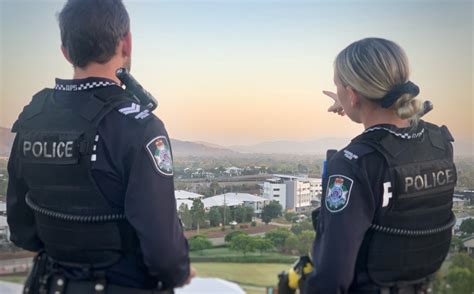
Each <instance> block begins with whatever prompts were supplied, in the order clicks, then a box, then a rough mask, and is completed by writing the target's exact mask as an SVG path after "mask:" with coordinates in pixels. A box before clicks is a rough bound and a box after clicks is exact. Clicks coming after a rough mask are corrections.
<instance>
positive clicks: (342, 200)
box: [325, 175, 354, 212]
mask: <svg viewBox="0 0 474 294" xmlns="http://www.w3.org/2000/svg"><path fill="white" fill-rule="evenodd" d="M353 183H354V181H353V180H352V179H351V178H348V177H346V176H343V175H332V176H330V177H329V180H328V187H327V189H326V191H327V192H326V193H327V194H326V199H325V202H326V208H327V209H328V210H329V211H330V212H338V211H341V210H343V209H344V208H346V206H347V204H348V203H349V198H350V196H351V190H352V184H353Z"/></svg>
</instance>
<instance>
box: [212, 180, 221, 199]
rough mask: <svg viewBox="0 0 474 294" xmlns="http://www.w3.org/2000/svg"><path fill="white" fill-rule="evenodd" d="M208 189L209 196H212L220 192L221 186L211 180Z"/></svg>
mask: <svg viewBox="0 0 474 294" xmlns="http://www.w3.org/2000/svg"><path fill="white" fill-rule="evenodd" d="M209 190H210V192H211V196H214V195H217V194H218V193H220V192H221V190H222V188H221V186H220V185H219V183H218V182H216V181H212V183H211V184H210V185H209Z"/></svg>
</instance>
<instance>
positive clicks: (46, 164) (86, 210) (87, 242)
mask: <svg viewBox="0 0 474 294" xmlns="http://www.w3.org/2000/svg"><path fill="white" fill-rule="evenodd" d="M59 25H60V30H61V40H62V51H63V54H64V56H65V57H66V59H67V60H68V61H69V62H70V63H71V64H72V65H73V67H74V77H73V79H72V80H62V79H57V80H56V86H55V89H54V90H53V89H44V90H42V91H40V92H39V93H37V94H36V95H34V97H33V99H32V101H31V103H30V104H29V105H27V106H26V107H25V109H24V110H23V112H22V113H21V114H20V116H19V118H18V120H17V121H16V122H15V124H14V126H13V129H12V131H13V132H16V133H17V136H16V138H15V142H14V145H13V148H12V153H11V158H10V161H9V164H8V170H9V174H10V182H9V185H8V192H7V194H8V198H7V205H8V223H9V225H10V230H11V240H12V241H13V242H14V243H15V244H16V245H18V246H19V247H21V248H23V249H26V250H29V251H35V252H40V253H39V254H38V256H37V258H36V263H37V266H36V268H35V269H34V271H33V272H32V274H31V275H30V278H29V280H28V282H27V285H25V292H29V293H32V292H37V291H38V292H40V293H48V291H49V293H104V291H105V292H108V293H161V292H167V291H170V292H172V289H173V288H174V287H177V286H180V285H184V284H186V283H188V282H189V281H190V279H191V278H192V277H193V276H194V274H195V272H194V270H193V269H191V268H190V263H189V257H188V245H187V242H186V239H185V238H184V236H183V232H182V228H181V225H180V222H179V219H178V217H177V213H176V204H175V198H174V186H173V165H172V155H171V146H170V141H169V138H168V134H167V132H166V130H165V127H164V125H163V123H162V122H161V120H159V119H158V118H157V117H156V116H154V115H153V114H151V112H150V110H149V109H146V108H145V107H144V106H142V105H140V104H139V103H138V102H137V101H136V100H134V99H133V97H131V96H130V95H129V94H128V93H126V92H125V91H124V90H123V89H122V88H121V87H120V81H119V80H118V79H117V78H116V76H115V71H116V69H118V68H120V67H125V68H128V69H129V68H130V64H131V45H132V44H131V35H130V31H129V17H128V14H127V11H126V10H125V7H124V5H123V4H122V2H121V0H69V1H68V2H67V3H66V5H65V6H64V8H63V10H62V11H61V13H60V14H59ZM158 148H159V150H158ZM157 153H158V156H155V155H156V154H157ZM48 289H49V290H48Z"/></svg>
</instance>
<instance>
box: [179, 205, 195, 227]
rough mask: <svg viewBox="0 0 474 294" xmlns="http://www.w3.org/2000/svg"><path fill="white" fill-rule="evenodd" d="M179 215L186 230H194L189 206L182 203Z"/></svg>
mask: <svg viewBox="0 0 474 294" xmlns="http://www.w3.org/2000/svg"><path fill="white" fill-rule="evenodd" d="M178 215H179V218H180V219H181V221H182V222H183V226H184V229H185V230H190V229H192V226H193V216H192V215H191V211H190V210H189V208H188V205H187V204H186V203H181V205H180V206H179V210H178Z"/></svg>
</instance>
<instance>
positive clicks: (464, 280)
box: [446, 266, 474, 293]
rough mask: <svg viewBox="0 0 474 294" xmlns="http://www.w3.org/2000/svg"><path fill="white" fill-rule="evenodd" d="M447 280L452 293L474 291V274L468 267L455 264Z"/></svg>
mask: <svg viewBox="0 0 474 294" xmlns="http://www.w3.org/2000/svg"><path fill="white" fill-rule="evenodd" d="M446 281H447V283H448V284H449V286H450V291H449V292H450V293H472V292H473V291H474V274H473V273H472V272H471V271H470V270H469V269H467V268H460V267H457V266H454V267H452V268H450V270H449V273H448V275H447V276H446Z"/></svg>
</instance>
